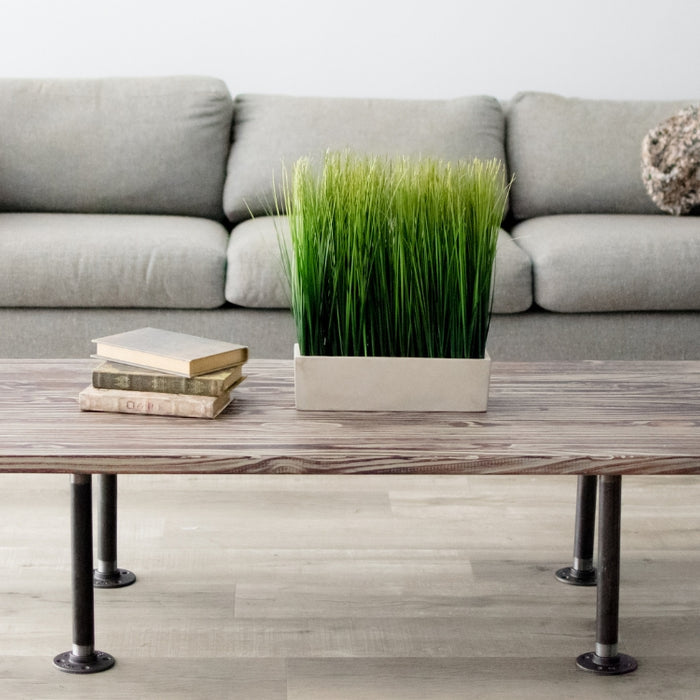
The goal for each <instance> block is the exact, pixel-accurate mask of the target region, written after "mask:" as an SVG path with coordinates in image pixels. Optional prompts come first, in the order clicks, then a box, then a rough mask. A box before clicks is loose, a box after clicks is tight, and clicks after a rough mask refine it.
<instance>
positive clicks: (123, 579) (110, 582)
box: [92, 569, 136, 588]
mask: <svg viewBox="0 0 700 700" xmlns="http://www.w3.org/2000/svg"><path fill="white" fill-rule="evenodd" d="M134 581H136V574H134V573H133V572H132V571H129V570H128V569H117V570H116V571H110V572H109V573H108V574H103V573H101V572H99V571H97V569H95V570H94V571H93V573H92V585H93V586H94V587H95V588H123V587H124V586H130V585H131V584H132V583H134Z"/></svg>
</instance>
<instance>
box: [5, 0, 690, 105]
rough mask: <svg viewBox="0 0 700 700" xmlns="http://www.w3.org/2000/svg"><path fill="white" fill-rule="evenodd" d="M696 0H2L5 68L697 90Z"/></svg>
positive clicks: (247, 80) (495, 88)
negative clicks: (185, 0)
mask: <svg viewBox="0 0 700 700" xmlns="http://www.w3.org/2000/svg"><path fill="white" fill-rule="evenodd" d="M699 32H700V2H698V0H662V1H659V0H480V1H475V0H343V2H336V1H335V0H191V1H188V2H184V1H182V0H110V1H108V2H107V1H104V0H2V2H0V77H47V76H50V77H55V76H57V77H92V76H103V75H161V74H185V73H187V74H192V73H194V74H208V75H214V76H218V77H220V78H223V79H224V80H225V81H226V82H227V83H228V85H229V89H230V90H231V92H232V93H234V94H235V93H239V92H282V93H288V94H299V95H301V94H306V95H348V96H384V97H419V98H431V97H453V96H457V95H468V94H476V93H487V94H491V95H495V96H496V97H499V98H508V97H511V96H512V95H513V94H514V93H515V92H517V91H518V90H548V91H551V92H558V93H560V94H565V95H576V96H582V97H599V98H625V99H626V98H640V99H644V98H650V99H666V98H668V99H685V98H694V99H697V98H698V97H699V96H700V51H698V48H699V45H700V42H699V39H698V36H699Z"/></svg>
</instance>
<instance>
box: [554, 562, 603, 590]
mask: <svg viewBox="0 0 700 700" xmlns="http://www.w3.org/2000/svg"><path fill="white" fill-rule="evenodd" d="M554 575H555V576H556V579H557V581H559V582H560V583H568V584H569V585H571V586H595V585H596V570H595V569H574V567H573V566H566V567H564V568H563V569H559V570H558V571H557V572H556V573H555V574H554Z"/></svg>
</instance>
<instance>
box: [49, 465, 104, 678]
mask: <svg viewBox="0 0 700 700" xmlns="http://www.w3.org/2000/svg"><path fill="white" fill-rule="evenodd" d="M71 558H72V569H73V574H72V576H73V581H72V589H73V646H72V648H71V650H70V651H66V652H64V653H63V654H59V655H58V656H56V657H55V658H54V660H53V662H54V665H55V666H56V667H57V668H59V669H60V670H61V671H66V672H68V673H98V672H99V671H106V670H107V669H108V668H111V667H112V666H114V657H113V656H111V655H110V654H107V653H105V652H104V651H96V650H95V599H94V593H93V588H92V476H91V475H90V474H71Z"/></svg>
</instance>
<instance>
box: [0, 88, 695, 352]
mask: <svg viewBox="0 0 700 700" xmlns="http://www.w3.org/2000/svg"><path fill="white" fill-rule="evenodd" d="M689 103H690V101H686V102H677V103H669V102H666V103H664V102H622V101H621V102H614V101H597V100H581V99H571V98H564V97H560V96H556V95H549V94H543V93H523V94H520V95H517V96H516V97H515V98H514V99H513V100H512V101H511V102H509V103H508V104H507V105H502V104H501V103H500V102H499V101H498V100H496V99H494V98H492V97H488V96H472V97H464V98H458V99H453V100H378V99H368V100H362V99H342V98H304V97H291V96H281V95H255V94H249V95H240V96H238V97H236V98H235V100H234V99H232V97H231V95H230V93H229V91H228V89H227V87H226V85H225V84H224V83H223V82H221V81H220V80H217V79H215V78H206V77H170V78H132V79H127V78H123V79H104V80H8V79H6V80H0V329H1V331H0V356H4V357H86V356H88V355H89V354H90V352H91V351H92V344H91V339H92V338H94V337H98V336H101V335H107V334H110V333H116V332H118V331H121V330H126V329H129V328H133V327H138V326H142V325H152V326H160V327H163V328H171V329H174V330H183V331H185V332H190V333H196V334H200V335H206V336H210V337H217V338H222V339H230V340H233V341H235V342H244V343H246V344H248V345H249V346H250V350H251V356H252V357H291V353H292V345H293V342H294V329H293V324H292V320H291V314H290V312H289V310H288V309H287V308H286V307H287V295H286V289H285V283H284V277H283V274H282V268H281V265H280V259H279V252H278V250H279V248H278V246H279V243H278V238H279V237H280V236H282V237H284V235H285V232H286V221H285V217H284V215H283V209H282V212H281V213H282V215H280V216H272V215H271V212H276V211H277V206H278V205H279V204H280V201H281V200H280V197H279V187H280V184H281V182H282V179H283V175H282V172H283V168H284V166H287V167H289V166H291V165H292V164H293V162H294V161H295V160H296V158H298V157H299V156H301V155H309V156H311V157H318V156H320V155H321V154H322V153H323V151H324V150H326V149H327V148H348V147H350V148H354V149H357V150H360V151H364V152H379V153H407V154H426V155H434V156H440V157H444V158H447V159H456V158H472V157H475V156H478V157H484V158H491V157H496V158H501V159H502V160H503V161H504V162H505V163H506V164H507V166H508V168H509V170H510V172H512V173H513V174H514V176H515V180H514V182H513V187H512V190H511V196H510V202H509V211H508V216H507V219H506V221H505V222H504V230H503V231H502V232H501V234H500V240H499V248H498V255H497V261H496V286H495V292H494V294H495V296H494V317H493V321H492V328H491V333H490V336H489V349H490V353H491V355H492V357H494V358H495V359H499V360H532V359H700V274H698V269H699V268H700V218H698V216H694V215H691V216H686V217H678V218H676V217H671V216H669V215H666V214H663V213H662V212H660V211H659V210H658V209H657V208H656V207H655V206H654V204H653V203H652V202H651V200H650V198H649V197H648V196H647V194H646V192H645V190H644V187H643V184H642V182H641V177H640V147H641V141H642V138H643V136H644V134H645V133H646V132H647V131H648V130H649V129H650V128H651V127H653V126H655V125H656V124H657V123H658V122H659V121H660V120H662V119H663V118H665V117H667V116H670V115H671V114H673V113H675V112H676V111H678V110H679V109H681V108H682V107H685V106H686V105H687V104H689ZM276 190H277V192H276ZM282 206H283V203H282ZM695 213H696V212H695Z"/></svg>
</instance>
